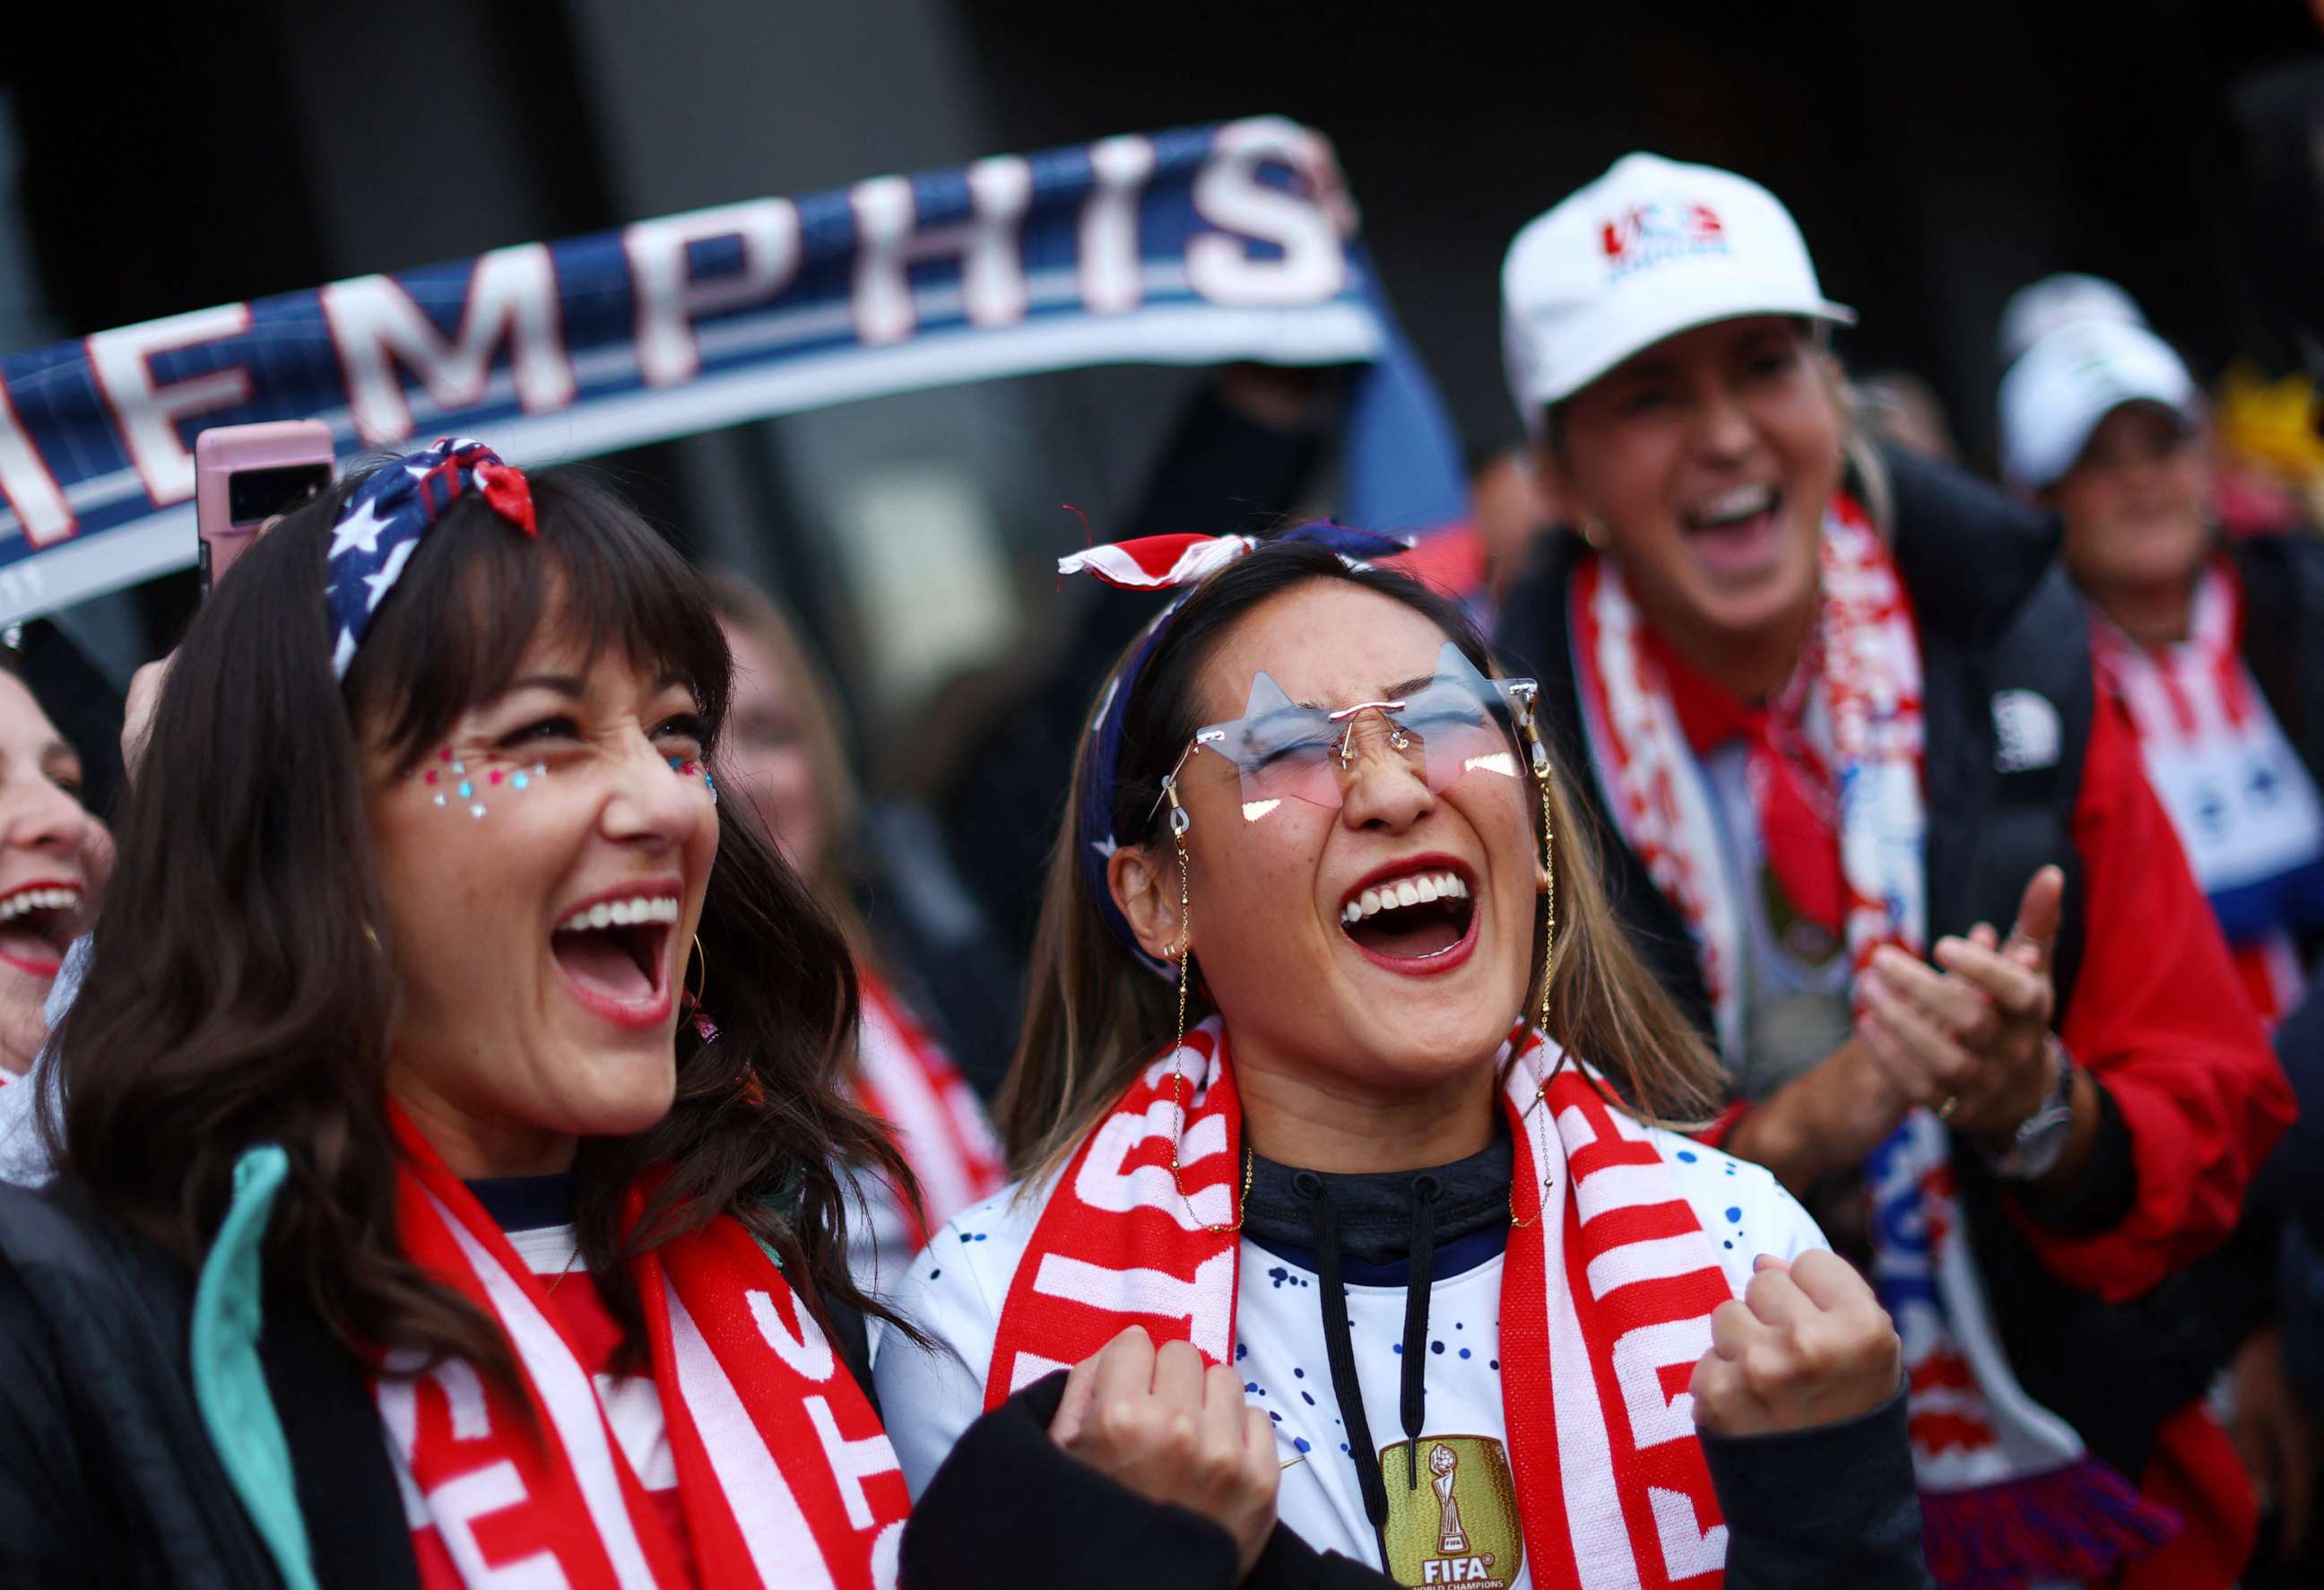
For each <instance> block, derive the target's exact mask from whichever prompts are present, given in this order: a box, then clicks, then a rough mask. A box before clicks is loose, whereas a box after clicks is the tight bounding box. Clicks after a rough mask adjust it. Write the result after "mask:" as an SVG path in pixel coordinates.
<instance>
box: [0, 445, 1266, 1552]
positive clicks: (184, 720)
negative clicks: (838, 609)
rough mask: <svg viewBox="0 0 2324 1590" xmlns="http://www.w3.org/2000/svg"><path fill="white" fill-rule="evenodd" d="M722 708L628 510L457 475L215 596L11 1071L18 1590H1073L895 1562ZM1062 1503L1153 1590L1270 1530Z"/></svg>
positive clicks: (841, 1248)
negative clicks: (32, 1084)
mask: <svg viewBox="0 0 2324 1590" xmlns="http://www.w3.org/2000/svg"><path fill="white" fill-rule="evenodd" d="M728 672H729V660H728V657H727V654H726V650H725V645H724V642H723V640H722V639H721V637H720V635H719V632H718V627H717V620H716V616H715V612H714V610H713V608H712V606H711V604H710V602H709V600H708V598H707V596H706V593H705V592H704V590H703V589H702V587H701V585H700V583H699V580H698V578H696V576H695V575H694V573H693V572H692V571H691V570H690V569H687V567H686V566H685V564H684V563H683V562H682V561H681V560H680V559H678V557H677V555H676V554H675V553H674V552H673V551H671V550H670V549H669V547H668V546H667V545H666V544H665V543H664V542H662V541H660V539H659V537H658V536H657V535H656V534H655V533H654V532H653V531H652V530H651V529H650V527H649V526H647V525H646V524H645V523H644V522H642V521H641V520H640V519H639V518H638V517H637V515H636V514H635V513H633V512H632V511H631V510H630V509H629V508H628V507H627V506H626V505H625V504H622V503H621V502H619V501H618V500H617V499H615V498H613V497H612V496H611V495H607V494H606V493H604V492H603V491H602V490H600V489H598V488H596V487H595V486H593V485H589V484H587V483H586V481H584V480H581V479H579V478H576V477H575V476H567V475H558V474H548V475H543V476H539V477H537V478H534V479H530V480H528V479H527V477H526V476H524V475H522V474H521V473H520V472H519V471H517V470H515V469H512V468H510V467H506V466H504V465H503V464H502V463H501V461H500V460H499V459H498V458H495V457H494V456H493V453H492V451H491V450H490V449H489V448H484V447H483V446H481V445H480V444H477V443H475V442H457V441H449V440H447V441H444V442H441V443H438V445H437V446H435V447H433V448H428V449H425V450H423V451H421V452H418V453H414V454H410V455H408V456H406V457H404V458H399V459H393V460H390V461H388V462H386V463H383V464H381V465H379V466H376V467H374V468H372V469H369V470H367V471H364V473H362V474H360V475H359V476H355V477H353V478H351V479H349V480H348V481H346V482H344V483H343V484H342V485H339V486H338V487H337V488H335V489H334V490H333V491H332V492H331V493H329V494H328V495H327V496H326V497H324V498H323V499H321V500H320V501H318V502H317V503H315V504H310V505H309V506H307V507H304V508H301V509H300V510H298V511H296V512H294V513H291V514H290V515H288V516H287V517H285V518H284V519H283V520H282V521H281V523H280V524H279V525H277V526H276V527H275V528H274V529H273V530H272V532H270V533H269V534H268V535H267V536H266V537H265V539H264V540H263V541H261V542H260V543H259V544H258V545H257V546H255V547H254V549H253V550H251V551H250V552H249V553H248V554H247V556H246V557H245V558H244V560H243V562H242V564H241V566H240V567H239V569H237V570H236V572H235V577H234V578H233V579H232V580H230V581H227V582H225V583H223V584H222V585H221V586H220V587H218V589H217V592H216V593H215V594H214V595H213V596H212V597H211V598H210V600H209V601H208V603H207V604H206V605H205V607H204V610H203V611H202V613H201V614H200V615H199V616H198V619H197V621H196V622H195V624H194V625H193V628H192V631H191V633H189V637H188V639H187V641H186V642H185V644H184V646H183V647H182V648H181V649H180V652H178V654H177V657H176V661H175V662H174V664H173V666H172V667H171V670H169V675H168V679H167V682H166V684H165V685H163V686H162V688H161V702H160V707H159V709H158V711H157V712H156V713H155V715H154V717H153V727H152V737H151V740H150V742H149V743H148V744H147V747H146V749H145V753H144V755H143V761H142V765H141V767H140V770H139V773H138V777H137V781H136V783H135V785H134V789H133V790H132V792H131V795H130V797H129V800H128V802H127V805H126V807H125V809H124V817H123V820H122V831H121V854H120V858H119V863H118V867H117V871H116V874H115V885H116V887H115V891H114V893H113V896H112V898H113V900H114V901H115V906H114V909H113V910H112V911H110V912H109V913H107V914H106V916H105V917H104V919H103V920H102V921H101V923H100V924H99V927H98V929H97V932H96V935H95V948H94V951H93V953H92V956H91V957H90V964H89V966H88V974H87V982H86V984H85V985H84V988H83V991H82V996H81V997H80V998H79V999H78V1001H77V1002H76V1003H74V1004H73V1006H72V1009H71V1011H70V1013H69V1015H68V1016H66V1018H65V1019H64V1021H63V1022H62V1024H61V1025H60V1028H59V1030H58V1033H57V1038H56V1046H55V1048H54V1049H52V1051H51V1055H52V1059H51V1061H50V1062H44V1064H43V1065H42V1068H41V1070H40V1072H39V1073H38V1076H39V1078H40V1082H39V1086H41V1087H42V1090H43V1092H44V1093H45V1094H46V1095H48V1098H49V1099H51V1100H54V1099H56V1098H57V1097H58V1095H61V1116H60V1121H61V1124H60V1126H59V1127H57V1128H56V1129H55V1131H56V1132H57V1133H59V1134H60V1141H57V1142H52V1143H51V1147H52V1149H53V1150H54V1151H56V1154H57V1162H58V1167H59V1175H58V1179H57V1180H56V1181H54V1182H53V1183H51V1186H50V1187H49V1188H47V1189H46V1190H45V1191H44V1192H42V1193H40V1194H33V1193H30V1192H25V1191H22V1190H17V1189H12V1188H0V1363H5V1365H6V1368H5V1372H4V1373H0V1581H5V1583H7V1584H9V1585H87V1584H106V1585H116V1584H137V1585H184V1586H192V1585H203V1586H214V1585H236V1586H238V1585H254V1586H255V1585H289V1586H292V1587H293V1590H298V1587H305V1586H315V1585H330V1586H332V1587H333V1590H339V1587H341V1586H357V1587H362V1586H387V1585H394V1586H427V1587H429V1590H441V1587H448V1586H461V1585H465V1586H468V1587H470V1590H478V1587H481V1586H484V1585H506V1584H510V1583H515V1582H523V1583H528V1584H583V1585H610V1584H616V1583H618V1584H622V1585H632V1586H648V1585H650V1586H659V1587H662V1590H682V1587H684V1586H688V1585H719V1586H725V1585H797V1584H803V1583H818V1584H829V1585H835V1586H843V1587H850V1590H862V1587H868V1586H874V1585H879V1586H886V1585H894V1584H896V1583H898V1582H899V1571H900V1573H901V1575H902V1578H903V1581H904V1582H906V1583H909V1584H916V1585H953V1584H962V1583H977V1582H980V1581H979V1578H978V1574H979V1573H981V1572H991V1571H997V1572H1003V1573H1010V1574H1011V1575H1012V1576H1013V1577H1014V1578H1015V1580H1016V1582H1019V1583H1042V1584H1071V1583H1074V1582H1075V1581H1074V1579H1073V1577H1072V1576H1071V1575H1070V1574H1067V1575H1057V1574H1056V1573H1055V1572H1054V1569H1055V1567H1056V1564H1055V1563H1054V1562H1053V1561H1050V1560H1047V1559H1045V1558H1043V1557H1042V1556H1041V1551H1042V1549H1043V1548H1044V1547H1045V1546H1046V1545H1047V1542H1048V1541H1049V1540H1050V1539H1051V1538H1052V1537H1051V1536H1048V1535H1044V1534H1043V1532H1042V1531H1040V1530H1037V1529H1032V1530H1020V1532H1019V1538H1018V1539H1017V1540H1015V1541H1014V1542H1012V1543H1010V1547H1011V1548H1010V1549H1008V1550H1003V1551H1001V1552H998V1553H995V1552H991V1551H990V1550H988V1551H987V1552H986V1553H985V1554H984V1555H983V1556H982V1558H977V1559H975V1560H974V1561H973V1562H972V1561H971V1559H970V1558H968V1557H967V1556H966V1554H965V1553H964V1552H961V1551H958V1550H955V1549H953V1548H951V1547H950V1545H949V1544H948V1542H947V1541H946V1540H945V1539H944V1537H943V1534H942V1531H941V1530H936V1531H935V1532H934V1533H933V1534H932V1533H931V1532H930V1531H927V1530H921V1529H919V1528H918V1526H917V1524H915V1525H913V1526H911V1527H908V1526H907V1524H906V1514H907V1511H908V1506H909V1502H908V1495H907V1492H906V1487H905V1484H904V1482H903V1479H902V1476H901V1475H900V1474H899V1472H898V1470H897V1465H896V1460H895V1457H894V1455H893V1453H892V1451H891V1450H890V1447H889V1445H888V1441H887V1438H886V1436H885V1435H884V1433H883V1432H882V1430H881V1424H880V1420H879V1417H878V1415H877V1413H876V1412H875V1411H874V1409H873V1407H872V1404H871V1400H870V1398H869V1397H868V1395H867V1394H866V1393H865V1392H864V1391H862V1389H861V1388H860V1386H859V1383H858V1382H859V1376H860V1375H861V1374H862V1373H863V1371H862V1366H861V1353H860V1351H859V1350H858V1349H859V1347H860V1342H861V1334H860V1321H859V1322H858V1323H857V1324H856V1325H854V1326H853V1328H851V1326H850V1320H851V1318H853V1317H855V1316H854V1315H853V1310H856V1309H867V1310H869V1311H871V1312H873V1313H875V1314H876V1313H877V1312H878V1305H877V1304H876V1303H869V1302H867V1301H866V1300H865V1299H864V1298H863V1297H862V1294H861V1293H860V1292H859V1290H857V1289H856V1287H855V1286H854V1284H853V1281H852V1280H850V1278H849V1274H848V1270H847V1265H846V1262H845V1243H844V1225H843V1217H842V1206H843V1189H842V1185H841V1183H842V1178H843V1176H844V1171H843V1170H842V1169H840V1167H842V1166H844V1165H868V1166H873V1167H877V1168H880V1169H882V1170H884V1171H885V1172H887V1173H889V1174H891V1175H893V1176H896V1177H898V1178H899V1179H908V1178H907V1173H906V1172H904V1170H903V1169H902V1168H901V1166H900V1165H899V1163H898V1161H897V1160H896V1159H895V1156H894V1153H893V1151H891V1150H890V1149H889V1148H888V1146H887V1144H886V1142H885V1140H884V1138H883V1136H882V1134H881V1132H880V1130H879V1128H878V1126H877V1124H876V1123H874V1122H872V1121H871V1119H870V1118H869V1117H868V1116H866V1115H864V1114H862V1113H861V1112H860V1111H858V1110H856V1109H855V1108H853V1106H852V1105H848V1104H846V1103H845V1102H844V1100H843V1098H842V1096H841V1095H840V1094H839V1093H838V1092H837V1091H836V1089H835V1087H834V1086H833V1084H834V1082H835V1079H836V1075H837V1071H838V1068H839V1067H840V1065H841V1063H842V1058H841V1057H842V1055H843V1053H844V1049H843V1041H844V1036H845V1034H846V1033H847V1032H848V1031H849V1029H850V1028H851V1027H852V1025H853V1019H854V1014H855V991H854V983H853V975H852V973H851V971H850V968H849V963H848V957H847V951H846V947H845V944H844V941H843V940H842V938H840V936H839V934H838V932H837V930H836V929H835V928H834V927H833V926H832V925H831V923H830V921H829V920H828V919H827V918H826V917H825V915H824V913H823V912H822V911H820V910H819V909H818V908H817V907H816V904H815V902H814V901H813V899H812V898H811V897H810V896H809V895H808V894H807V892H806V890H805V889H804V888H803V887H802V886H801V885H800V884H799V883H798V881H797V879H796V878H795V877H794V876H793V875H792V874H791V873H790V872H789V870H788V868H787V867H786V866H785V865H784V864H782V862H781V860H780V859H779V856H778V855H776V854H775V852H774V851H773V849H772V848H771V846H769V845H768V844H767V843H766V841H765V840H764V839H763V838H762V837H760V834H759V830H758V827H757V825H755V824H753V823H749V822H737V821H734V820H733V819H732V814H731V812H722V811H721V810H720V809H718V807H717V806H716V804H715V791H714V790H713V788H712V786H711V784H710V782H709V781H708V780H707V778H706V777H705V774H704V771H703V768H704V762H705V758H706V757H708V756H709V755H711V754H713V753H715V749H716V746H717V743H718V739H719V735H720V732H721V730H722V728H723V727H724V719H725V716H726V712H727V706H728ZM705 966H706V967H707V968H708V973H709V977H708V982H707V985H706V986H707V989H708V992H709V994H710V1004H711V1006H712V1010H711V1011H708V1012H705V1011H703V1010H700V1009H698V1008H697V1009H696V1011H695V1012H693V1015H694V1017H695V1019H693V1020H687V1019H686V1015H687V1005H688V1003H691V1002H690V1001H688V1000H687V999H686V998H685V997H683V996H684V994H685V991H686V990H687V988H688V986H689V985H691V986H697V987H699V986H704V976H705ZM722 968H724V970H725V975H723V976H722V975H719V973H720V971H721V969H722ZM44 1113H45V1112H44ZM1168 1391H1169V1388H1164V1389H1163V1391H1161V1392H1155V1391H1151V1390H1150V1389H1149V1390H1148V1391H1147V1392H1146V1393H1144V1394H1143V1395H1142V1398H1140V1399H1132V1400H1131V1412H1132V1414H1133V1416H1135V1417H1133V1418H1132V1419H1130V1421H1129V1423H1128V1424H1126V1425H1124V1424H1121V1422H1120V1421H1119V1420H1118V1421H1117V1426H1118V1433H1120V1434H1121V1435H1123V1436H1124V1437H1125V1439H1124V1441H1123V1442H1119V1443H1117V1444H1116V1445H1115V1446H1113V1447H1109V1448H1108V1449H1107V1450H1106V1451H1105V1452H1104V1453H1102V1454H1095V1453H1093V1454H1091V1456H1098V1457H1101V1458H1102V1459H1103V1460H1106V1461H1111V1462H1115V1463H1118V1464H1122V1465H1134V1464H1136V1463H1137V1462H1138V1461H1139V1460H1140V1459H1141V1458H1142V1456H1143V1455H1144V1453H1145V1451H1146V1449H1147V1447H1148V1446H1150V1445H1151V1443H1150V1442H1148V1443H1146V1444H1145V1445H1143V1446H1141V1444H1140V1442H1139V1433H1140V1431H1141V1430H1149V1429H1154V1428H1163V1427H1166V1426H1167V1425H1168V1424H1169V1423H1170V1421H1171V1420H1172V1419H1183V1418H1185V1410H1187V1409H1188V1408H1190V1407H1199V1401H1198V1400H1197V1401H1195V1402H1192V1403H1189V1402H1188V1401H1186V1400H1185V1399H1184V1398H1180V1399H1178V1400H1176V1401H1175V1402H1174V1401H1172V1400H1171V1399H1170V1397H1169V1396H1168V1395H1167V1392H1168ZM1140 1419H1142V1421H1143V1422H1142V1423H1141V1422H1140ZM995 1422H1000V1423H1004V1424H1005V1423H1006V1422H1007V1420H1006V1418H1005V1416H1003V1417H999V1418H997V1419H996V1421H995ZM1019 1422H1020V1423H1025V1424H1028V1427H1029V1420H1020V1421H1019ZM1007 1433H1008V1432H1007V1431H1006V1430H1005V1429H1004V1430H1003V1431H1002V1432H1001V1434H1002V1435H1003V1436H1004V1437H1005V1436H1006V1434H1007ZM1241 1433H1242V1432H1240V1431H1236V1432H1233V1434H1234V1436H1235V1437H1240V1435H1241ZM1244 1444H1245V1443H1244V1442H1243V1441H1242V1440H1240V1439H1234V1440H1233V1441H1232V1443H1231V1452H1232V1453H1233V1454H1234V1455H1237V1456H1238V1457H1239V1455H1240V1451H1241V1450H1242V1447H1243V1446H1244ZM1049 1446H1050V1443H1048V1442H1047V1438H1046V1436H1044V1437H1041V1438H1040V1440H1039V1442H1038V1447H1040V1448H1043V1449H1046V1448H1047V1447H1049ZM1236 1473H1237V1474H1241V1471H1240V1470H1237V1471H1236ZM1043 1477H1044V1483H1045V1484H1047V1485H1049V1486H1050V1487H1051V1488H1052V1493H1053V1494H1056V1495H1057V1496H1058V1497H1059V1498H1060V1501H1061V1503H1062V1504H1063V1505H1065V1507H1068V1508H1070V1509H1072V1510H1074V1516H1075V1517H1076V1518H1077V1519H1078V1518H1082V1517H1085V1516H1089V1517H1102V1518H1107V1519H1110V1520H1111V1521H1114V1522H1115V1524H1116V1526H1117V1527H1125V1528H1129V1529H1132V1530H1136V1529H1138V1528H1141V1527H1142V1528H1143V1530H1144V1534H1143V1535H1142V1537H1141V1544H1142V1547H1143V1548H1144V1550H1145V1553H1146V1558H1147V1560H1148V1561H1149V1562H1150V1563H1152V1564H1154V1565H1156V1568H1157V1572H1160V1573H1164V1574H1166V1575H1168V1576H1170V1580H1175V1582H1182V1583H1189V1584H1202V1583H1210V1584H1216V1585H1225V1584H1227V1583H1229V1582H1230V1577H1229V1576H1230V1575H1231V1572H1232V1570H1233V1568H1234V1566H1235V1564H1236V1562H1237V1561H1238V1559H1239V1549H1238V1542H1239V1540H1240V1538H1241V1534H1240V1533H1238V1531H1241V1532H1242V1533H1248V1532H1249V1531H1250V1528H1251V1527H1252V1524H1253V1521H1254V1520H1266V1519H1271V1517H1272V1499H1273V1489H1274V1476H1273V1474H1272V1473H1266V1474H1259V1473H1257V1472H1256V1471H1253V1472H1251V1473H1250V1474H1249V1475H1248V1476H1247V1477H1245V1478H1241V1479H1240V1480H1239V1481H1238V1482H1237V1483H1231V1484H1224V1485H1214V1486H1213V1488H1212V1489H1211V1490H1210V1491H1209V1492H1207V1493H1205V1494H1204V1495H1203V1496H1201V1497H1198V1498H1195V1499H1194V1501H1195V1503H1196V1505H1197V1506H1200V1505H1201V1504H1203V1502H1208V1503H1210V1504H1211V1506H1212V1509H1213V1511H1210V1512H1208V1513H1206V1514H1204V1515H1203V1516H1196V1515H1194V1514H1191V1513H1186V1512H1183V1511H1177V1510H1175V1509H1164V1508H1160V1507H1157V1506H1154V1505H1152V1504H1150V1503H1147V1502H1139V1501H1138V1500H1136V1498H1135V1497H1133V1496H1130V1494H1129V1493H1124V1492H1122V1491H1121V1490H1120V1487H1117V1486H1112V1485H1111V1484H1107V1483H1106V1482H1105V1481H1104V1480H1102V1478H1101V1477H1100V1476H1099V1475H1098V1474H1096V1473H1095V1472H1093V1470H1092V1469H1090V1468H1088V1467H1085V1466H1082V1465H1075V1464H1074V1463H1073V1462H1072V1460H1071V1459H1069V1458H1066V1457H1065V1456H1062V1455H1060V1456H1058V1457H1057V1458H1056V1461H1055V1463H1054V1464H1053V1465H1052V1466H1051V1467H1050V1469H1049V1470H1047V1471H1046V1472H1045V1473H1044V1476H1043ZM1077 1479H1079V1480H1081V1481H1083V1482H1084V1491H1083V1492H1076V1491H1075V1490H1074V1484H1075V1483H1076V1481H1077ZM941 1489H942V1487H939V1488H938V1490H939V1491H941ZM931 1494H932V1497H934V1496H935V1494H936V1493H931ZM1125 1519H1126V1520H1127V1523H1126V1524H1124V1523H1123V1522H1122V1521H1124V1520H1125ZM916 1564H917V1565H918V1566H917V1567H916ZM955 1564H968V1565H969V1566H967V1567H955V1566H954V1565H955ZM1170 1580H1166V1581H1165V1582H1170ZM1084 1582H1087V1581H1084Z"/></svg>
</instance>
